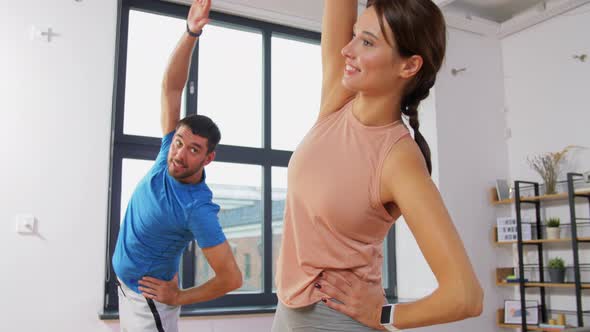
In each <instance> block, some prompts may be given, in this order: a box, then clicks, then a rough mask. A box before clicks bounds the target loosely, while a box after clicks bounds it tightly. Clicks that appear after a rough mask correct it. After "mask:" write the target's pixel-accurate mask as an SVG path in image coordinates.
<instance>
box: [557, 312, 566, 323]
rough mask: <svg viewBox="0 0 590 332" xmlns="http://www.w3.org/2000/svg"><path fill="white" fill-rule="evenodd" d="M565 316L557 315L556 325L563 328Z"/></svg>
mask: <svg viewBox="0 0 590 332" xmlns="http://www.w3.org/2000/svg"><path fill="white" fill-rule="evenodd" d="M565 323H566V322H565V314H557V325H564V326H565Z"/></svg>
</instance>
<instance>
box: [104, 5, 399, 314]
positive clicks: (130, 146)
mask: <svg viewBox="0 0 590 332" xmlns="http://www.w3.org/2000/svg"><path fill="white" fill-rule="evenodd" d="M188 9H189V7H188V6H187V5H181V4H176V3H170V2H164V1H156V0H121V1H120V2H119V8H118V22H117V42H116V43H117V44H116V47H117V48H116V63H115V77H116V78H115V84H114V91H113V116H112V128H113V129H112V138H111V140H112V141H111V143H112V144H111V161H110V162H111V164H110V179H109V181H110V183H109V193H108V195H109V205H108V209H109V211H108V221H107V246H106V253H105V254H106V255H105V256H106V257H105V259H106V262H105V268H106V270H105V285H104V302H103V312H102V313H101V314H100V315H99V316H100V318H101V319H117V318H118V300H117V299H118V298H117V285H116V283H115V278H116V276H115V274H114V272H113V270H112V267H111V258H112V255H113V253H114V249H115V245H116V241H117V235H118V232H119V220H120V218H121V213H120V211H121V206H120V205H121V181H122V163H123V160H124V159H142V160H152V161H153V160H155V158H156V156H157V154H158V152H159V150H160V145H161V138H157V137H147V136H137V135H126V134H124V133H123V130H124V123H123V121H124V115H125V114H124V112H125V110H124V105H125V81H126V63H127V47H128V31H129V14H130V12H131V11H132V10H138V11H143V12H147V13H151V14H156V15H165V16H171V17H175V18H179V19H183V20H184V19H186V16H187V15H188ZM210 18H211V20H212V21H213V22H215V23H216V24H217V25H221V26H226V25H227V27H229V28H236V27H238V28H243V29H245V30H255V31H258V32H260V33H261V35H262V41H263V45H262V47H263V50H262V54H263V59H261V60H262V61H263V71H264V72H263V91H262V93H263V115H262V119H263V126H262V130H263V133H261V134H262V135H263V147H262V148H253V147H241V146H231V145H223V144H220V145H218V147H217V149H216V151H217V156H216V160H217V161H220V162H228V163H236V164H252V165H258V166H262V168H263V174H262V182H263V197H262V200H263V201H262V204H263V229H262V236H261V241H262V243H264V245H263V257H262V261H263V263H262V266H263V267H262V268H263V271H262V278H263V280H262V283H263V288H262V292H261V293H235V294H227V295H225V296H223V297H221V298H218V299H216V300H213V301H209V302H204V303H197V304H191V305H186V306H183V307H182V309H181V316H201V315H224V314H251V313H273V312H274V311H275V309H276V304H277V296H276V294H275V293H273V289H272V286H273V283H272V236H273V235H272V187H271V185H272V184H271V181H272V180H271V179H272V167H285V168H286V167H287V165H288V163H289V159H290V158H291V155H292V153H293V152H292V151H282V150H273V149H271V146H272V144H271V136H272V135H271V130H272V128H271V126H272V122H271V116H272V110H271V56H272V54H271V48H272V45H271V39H272V36H273V35H276V36H278V37H282V38H285V37H286V38H292V39H294V40H299V41H304V42H312V43H316V44H317V45H319V44H320V38H321V34H320V33H318V32H313V31H307V30H303V29H298V28H293V27H287V26H282V25H278V24H274V23H269V22H264V21H259V20H255V19H250V18H244V17H239V16H235V15H230V14H225V13H220V12H215V11H212V12H211V13H210ZM179 33H180V32H179ZM205 33H206V31H205ZM198 54H199V44H198V43H197V45H196V47H195V51H194V53H193V57H192V61H191V68H190V70H189V78H188V80H187V88H188V87H189V86H190V84H191V82H192V84H193V86H194V93H186V96H185V101H184V102H185V103H186V112H187V113H186V115H191V114H196V113H197V98H198V63H199V61H198ZM187 91H188V89H187ZM318 111H319V110H318ZM387 243H388V248H387V249H388V251H389V255H388V257H389V258H390V259H389V261H388V263H387V266H388V281H387V284H388V285H389V287H388V288H386V289H385V291H386V295H387V297H388V298H389V299H390V301H395V300H397V287H396V284H397V281H396V273H395V270H396V267H395V266H396V264H395V256H396V255H395V227H392V228H391V231H390V233H389V235H388V242H387ZM195 245H196V243H195V242H194V241H193V242H192V245H190V246H189V247H188V248H187V250H186V251H185V253H184V256H183V259H182V261H181V264H182V268H183V269H182V271H183V273H182V275H181V276H180V279H181V284H182V287H183V288H188V287H193V286H194V280H195V264H196V256H195V252H194V250H195Z"/></svg>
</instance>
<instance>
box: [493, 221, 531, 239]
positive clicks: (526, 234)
mask: <svg viewBox="0 0 590 332" xmlns="http://www.w3.org/2000/svg"><path fill="white" fill-rule="evenodd" d="M496 226H497V227H498V242H510V241H516V239H517V238H518V237H517V236H518V232H517V227H516V218H515V217H500V218H497V219H496ZM521 229H522V240H523V241H528V240H531V239H532V232H531V222H530V221H529V220H528V219H526V218H523V220H522V223H521Z"/></svg>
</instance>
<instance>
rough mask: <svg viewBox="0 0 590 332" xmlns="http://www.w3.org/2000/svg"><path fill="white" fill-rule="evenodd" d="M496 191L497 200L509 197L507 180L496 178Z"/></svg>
mask: <svg viewBox="0 0 590 332" xmlns="http://www.w3.org/2000/svg"><path fill="white" fill-rule="evenodd" d="M496 192H497V194H498V200H499V201H503V200H506V199H510V186H509V185H508V180H506V179H496Z"/></svg>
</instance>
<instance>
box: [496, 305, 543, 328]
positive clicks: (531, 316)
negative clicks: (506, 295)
mask: <svg viewBox="0 0 590 332" xmlns="http://www.w3.org/2000/svg"><path fill="white" fill-rule="evenodd" d="M525 314H526V323H527V325H537V324H539V302H537V301H526V313H525ZM504 323H505V324H521V323H522V312H521V310H520V300H505V301H504Z"/></svg>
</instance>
